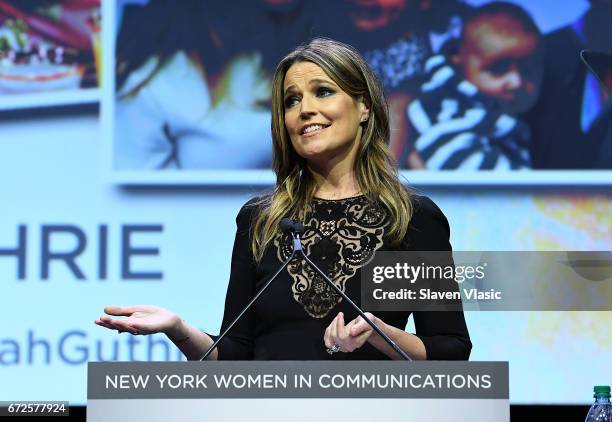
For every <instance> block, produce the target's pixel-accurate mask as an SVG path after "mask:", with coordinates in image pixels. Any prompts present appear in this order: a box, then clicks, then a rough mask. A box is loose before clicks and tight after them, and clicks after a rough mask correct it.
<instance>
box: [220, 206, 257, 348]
mask: <svg viewBox="0 0 612 422" xmlns="http://www.w3.org/2000/svg"><path fill="white" fill-rule="evenodd" d="M253 202H254V200H251V201H249V202H247V203H246V204H245V205H244V206H243V207H242V208H241V209H240V212H239V213H238V216H237V217H236V225H237V229H236V238H235V240H234V248H233V251H232V262H231V272H230V279H229V283H228V286H227V294H226V297H225V310H224V313H223V322H222V324H221V331H220V333H221V332H223V331H224V330H225V329H226V328H227V327H228V326H229V324H230V323H231V322H232V320H233V319H234V318H235V317H236V316H237V315H238V313H239V312H240V311H241V310H242V309H243V308H244V307H245V306H246V304H247V303H248V302H249V300H251V298H252V297H253V295H254V293H255V292H254V290H255V277H256V274H255V273H256V267H255V262H254V260H253V256H252V254H251V249H250V246H251V241H250V235H249V233H250V225H251V218H252V215H253V208H254V207H253V206H252V203H253ZM254 333H255V318H254V313H253V308H251V309H250V310H249V311H247V313H246V314H245V315H243V316H242V318H241V319H240V320H239V321H238V323H236V325H235V326H234V327H233V328H232V329H231V331H230V332H229V333H228V335H227V336H226V337H225V338H224V339H223V340H221V342H220V343H219V345H218V346H217V350H218V353H219V354H218V359H219V360H250V359H252V358H253V337H254ZM211 337H213V339H216V338H217V336H211Z"/></svg>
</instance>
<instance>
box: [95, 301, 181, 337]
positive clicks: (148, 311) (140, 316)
mask: <svg viewBox="0 0 612 422" xmlns="http://www.w3.org/2000/svg"><path fill="white" fill-rule="evenodd" d="M104 312H105V313H106V314H108V315H102V316H101V317H100V318H98V319H97V320H95V321H94V323H95V324H97V325H99V326H101V327H106V328H108V329H111V330H117V331H119V332H120V333H122V332H124V331H127V332H130V333H132V334H154V333H168V332H170V331H172V330H175V329H176V327H177V326H178V325H179V324H180V323H181V319H180V318H179V317H178V315H176V314H174V313H172V312H170V311H168V310H167V309H164V308H160V307H159V306H153V305H131V306H107V307H105V308H104ZM109 315H113V316H123V317H127V318H112V317H110V316H109Z"/></svg>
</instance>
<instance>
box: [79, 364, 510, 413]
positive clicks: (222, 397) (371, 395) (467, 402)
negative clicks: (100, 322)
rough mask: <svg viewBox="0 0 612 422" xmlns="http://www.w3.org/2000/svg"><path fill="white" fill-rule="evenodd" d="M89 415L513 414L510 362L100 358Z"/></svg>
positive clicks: (91, 381) (92, 368)
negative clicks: (135, 360) (125, 359)
mask: <svg viewBox="0 0 612 422" xmlns="http://www.w3.org/2000/svg"><path fill="white" fill-rule="evenodd" d="M87 374H88V379H87V420H88V421H90V422H102V421H104V422H106V421H109V420H135V421H136V420H137V421H148V422H158V421H182V422H190V421H215V422H216V421H223V422H228V421H229V422H231V421H241V422H243V421H249V422H259V421H266V422H275V421H283V422H286V421H288V420H290V421H292V422H293V421H296V422H301V421H304V422H306V421H308V422H312V421H314V420H329V421H333V422H341V421H351V422H358V421H368V422H375V421H376V422H378V421H383V420H388V421H399V420H401V421H421V420H422V421H428V422H437V421H440V422H441V421H445V422H446V421H451V420H452V421H509V420H510V402H509V384H508V382H509V380H508V362H451V361H420V362H405V361H248V362H247V361H208V362H90V363H89V364H88V369H87Z"/></svg>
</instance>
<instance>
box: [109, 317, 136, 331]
mask: <svg viewBox="0 0 612 422" xmlns="http://www.w3.org/2000/svg"><path fill="white" fill-rule="evenodd" d="M112 325H113V326H115V327H116V328H117V330H119V331H121V330H123V331H127V332H129V333H131V334H140V331H139V330H138V327H135V326H134V324H130V323H128V322H127V321H126V320H123V319H116V320H113V324H112Z"/></svg>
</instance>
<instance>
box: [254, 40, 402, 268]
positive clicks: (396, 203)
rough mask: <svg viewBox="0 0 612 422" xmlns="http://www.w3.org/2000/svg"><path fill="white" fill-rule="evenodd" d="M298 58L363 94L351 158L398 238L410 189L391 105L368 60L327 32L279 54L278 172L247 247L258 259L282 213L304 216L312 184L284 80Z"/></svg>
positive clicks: (275, 104)
mask: <svg viewBox="0 0 612 422" xmlns="http://www.w3.org/2000/svg"><path fill="white" fill-rule="evenodd" d="M298 62H311V63H314V64H316V65H317V66H319V67H320V68H321V69H322V70H323V71H324V72H325V73H326V74H327V75H328V76H329V77H330V78H331V79H332V80H333V81H334V82H335V83H336V84H337V85H338V86H339V87H340V88H341V89H342V90H343V91H344V92H346V93H347V94H349V95H350V96H352V97H353V98H355V99H357V98H363V100H364V102H365V103H366V105H367V106H368V107H369V109H370V113H369V118H368V120H367V121H366V122H364V123H362V125H363V130H362V136H361V140H360V145H359V149H358V152H357V156H356V160H355V164H354V166H355V174H356V178H357V182H358V183H359V187H360V188H361V191H362V192H363V193H364V194H365V195H366V197H367V199H368V200H369V201H370V202H372V203H373V202H374V201H380V203H381V204H382V205H383V206H384V207H385V208H386V210H387V211H388V213H389V217H390V218H389V221H390V222H391V224H390V226H389V230H388V232H387V237H388V239H389V240H390V241H391V243H392V244H398V243H399V242H401V240H402V239H403V238H404V236H405V234H406V231H407V230H408V223H409V222H410V218H411V216H412V204H411V200H410V197H411V193H410V191H409V190H408V189H406V188H404V187H403V186H402V184H401V183H400V181H399V177H398V172H397V165H396V163H395V160H394V159H393V157H392V156H391V154H390V152H389V148H388V144H389V111H388V105H387V101H386V99H385V95H384V92H383V89H382V86H381V84H380V82H379V81H378V79H377V78H376V76H375V75H374V72H373V71H372V70H371V69H370V67H369V66H368V64H367V63H366V61H365V60H364V59H363V57H361V55H360V54H359V52H357V50H355V49H354V48H353V47H351V46H349V45H347V44H344V43H341V42H338V41H334V40H331V39H327V38H314V39H313V40H311V41H310V42H309V43H307V44H305V45H302V46H300V47H298V48H296V49H295V50H294V51H292V52H291V53H289V54H288V55H287V56H285V58H283V59H282V60H281V61H280V63H279V64H278V66H277V67H276V71H275V72H274V78H273V81H272V147H273V162H272V166H273V169H274V172H275V173H276V186H275V188H274V191H273V192H272V193H271V194H270V195H267V196H264V197H263V198H262V199H261V200H260V201H259V202H257V203H256V204H254V205H256V206H258V207H259V208H260V209H259V213H258V214H257V217H255V220H254V225H253V236H252V242H251V250H252V252H253V256H254V257H255V260H256V261H257V262H260V261H261V259H262V258H263V255H264V252H265V250H266V248H267V247H268V246H269V245H270V244H271V243H272V242H273V240H274V237H275V236H276V234H277V233H278V232H279V229H278V227H279V223H280V220H281V219H282V218H285V217H289V218H292V219H297V220H301V221H303V219H304V218H305V216H306V213H307V212H308V208H309V204H310V202H311V200H312V197H313V195H314V192H315V189H316V185H315V183H314V180H313V178H312V175H311V174H310V171H309V170H308V167H307V166H306V160H305V159H304V158H302V157H300V156H299V155H298V154H297V153H296V151H295V149H294V148H293V146H292V144H291V140H290V138H289V134H288V133H287V130H286V128H285V107H284V101H283V100H284V92H283V89H284V88H283V85H284V79H285V74H286V73H287V70H288V69H289V68H290V67H291V66H292V65H293V64H294V63H298Z"/></svg>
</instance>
